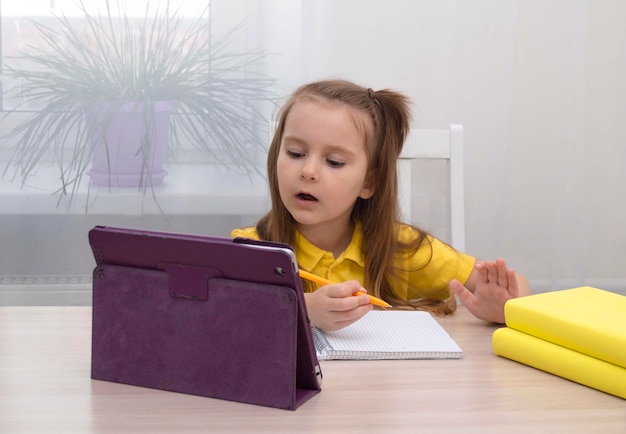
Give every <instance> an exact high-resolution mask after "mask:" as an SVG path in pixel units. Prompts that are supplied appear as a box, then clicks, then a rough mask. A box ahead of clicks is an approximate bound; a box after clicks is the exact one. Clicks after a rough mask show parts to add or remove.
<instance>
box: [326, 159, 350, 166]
mask: <svg viewBox="0 0 626 434" xmlns="http://www.w3.org/2000/svg"><path fill="white" fill-rule="evenodd" d="M326 162H327V163H328V165H329V166H330V167H343V166H344V165H345V164H346V163H343V162H341V161H336V160H330V159H327V160H326Z"/></svg>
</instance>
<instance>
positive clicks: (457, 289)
mask: <svg viewBox="0 0 626 434" xmlns="http://www.w3.org/2000/svg"><path fill="white" fill-rule="evenodd" d="M449 287H450V289H451V290H452V292H454V293H455V294H456V295H457V296H458V297H459V300H460V301H461V303H462V304H463V305H465V306H469V305H471V304H472V303H473V297H474V294H472V292H471V291H470V290H469V289H467V288H466V287H465V286H463V284H462V283H461V282H459V281H458V280H456V279H452V280H451V281H450V284H449Z"/></svg>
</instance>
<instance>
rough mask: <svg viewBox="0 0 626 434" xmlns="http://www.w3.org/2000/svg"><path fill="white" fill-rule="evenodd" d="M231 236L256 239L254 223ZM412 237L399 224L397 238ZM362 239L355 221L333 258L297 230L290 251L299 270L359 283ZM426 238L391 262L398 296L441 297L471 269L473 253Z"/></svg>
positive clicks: (445, 295) (467, 274) (403, 297)
mask: <svg viewBox="0 0 626 434" xmlns="http://www.w3.org/2000/svg"><path fill="white" fill-rule="evenodd" d="M231 236H232V237H233V238H234V237H246V238H253V239H259V236H258V234H257V231H256V228H255V227H248V228H240V229H235V230H233V231H232V233H231ZM412 237H415V232H414V231H413V230H412V229H411V228H410V227H409V226H407V225H401V226H400V230H399V232H398V238H399V239H400V240H401V241H408V240H410V239H411V238H412ZM362 240H363V232H362V231H361V227H360V225H358V224H357V225H356V227H355V229H354V233H353V234H352V240H351V241H350V244H349V245H348V247H347V248H346V250H344V251H343V253H341V255H339V257H338V258H335V257H334V256H333V254H332V253H331V252H327V251H325V250H322V249H320V248H318V247H316V246H314V245H313V244H311V243H310V242H309V241H308V240H307V239H306V238H304V237H303V236H302V235H300V233H298V234H297V235H296V246H295V248H294V251H295V253H296V258H297V259H298V264H299V266H300V268H302V269H303V270H307V271H310V272H311V273H313V274H316V275H318V276H321V277H325V278H326V279H328V280H330V281H332V282H344V281H346V280H357V281H359V282H361V283H363V280H364V269H365V258H364V255H363V252H362V250H361V244H362ZM429 240H430V241H431V242H430V244H429V243H424V245H422V247H420V248H419V249H418V250H417V251H416V252H415V253H413V254H411V255H402V256H399V257H398V259H397V260H396V264H395V265H396V266H398V267H399V269H400V270H401V271H400V273H399V275H398V277H397V278H395V279H394V280H392V281H391V286H392V288H393V292H394V293H395V294H396V296H397V297H398V298H400V299H404V300H414V299H419V298H423V297H424V298H433V299H440V300H444V299H446V298H448V297H449V295H450V290H449V288H448V283H449V282H450V280H452V279H457V280H459V281H460V282H461V283H465V281H467V279H468V277H469V275H470V273H471V272H472V269H473V266H474V262H475V258H474V257H472V256H469V255H467V254H465V253H462V252H458V251H456V250H454V249H453V248H452V247H450V246H448V245H447V244H445V243H443V242H442V241H440V240H438V239H437V238H433V237H430V238H429ZM431 251H432V258H431ZM429 259H430V260H429Z"/></svg>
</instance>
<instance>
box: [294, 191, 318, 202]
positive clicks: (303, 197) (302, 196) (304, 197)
mask: <svg viewBox="0 0 626 434" xmlns="http://www.w3.org/2000/svg"><path fill="white" fill-rule="evenodd" d="M297 198H298V199H300V200H306V201H311V202H315V201H317V198H316V197H315V196H311V195H310V194H308V193H298V195H297Z"/></svg>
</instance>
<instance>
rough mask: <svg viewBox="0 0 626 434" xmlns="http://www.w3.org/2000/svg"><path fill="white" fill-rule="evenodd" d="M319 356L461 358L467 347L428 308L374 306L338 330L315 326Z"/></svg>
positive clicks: (324, 358) (373, 358)
mask: <svg viewBox="0 0 626 434" xmlns="http://www.w3.org/2000/svg"><path fill="white" fill-rule="evenodd" d="M313 339H314V341H315V349H316V351H317V358H318V359H319V360H385V359H460V358H462V357H463V350H461V348H460V347H459V346H458V345H457V343H456V342H455V341H454V340H453V339H452V337H450V335H449V334H448V333H447V332H446V331H445V330H444V328H443V327H441V325H439V323H438V322H437V321H436V320H435V318H433V316H432V315H431V314H430V313H428V312H423V311H379V310H373V311H371V312H369V313H368V314H367V315H365V316H364V317H363V318H361V319H360V320H358V321H357V322H355V323H353V324H351V325H349V326H348V327H345V328H343V329H341V330H337V331H322V330H320V329H318V328H313Z"/></svg>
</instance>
